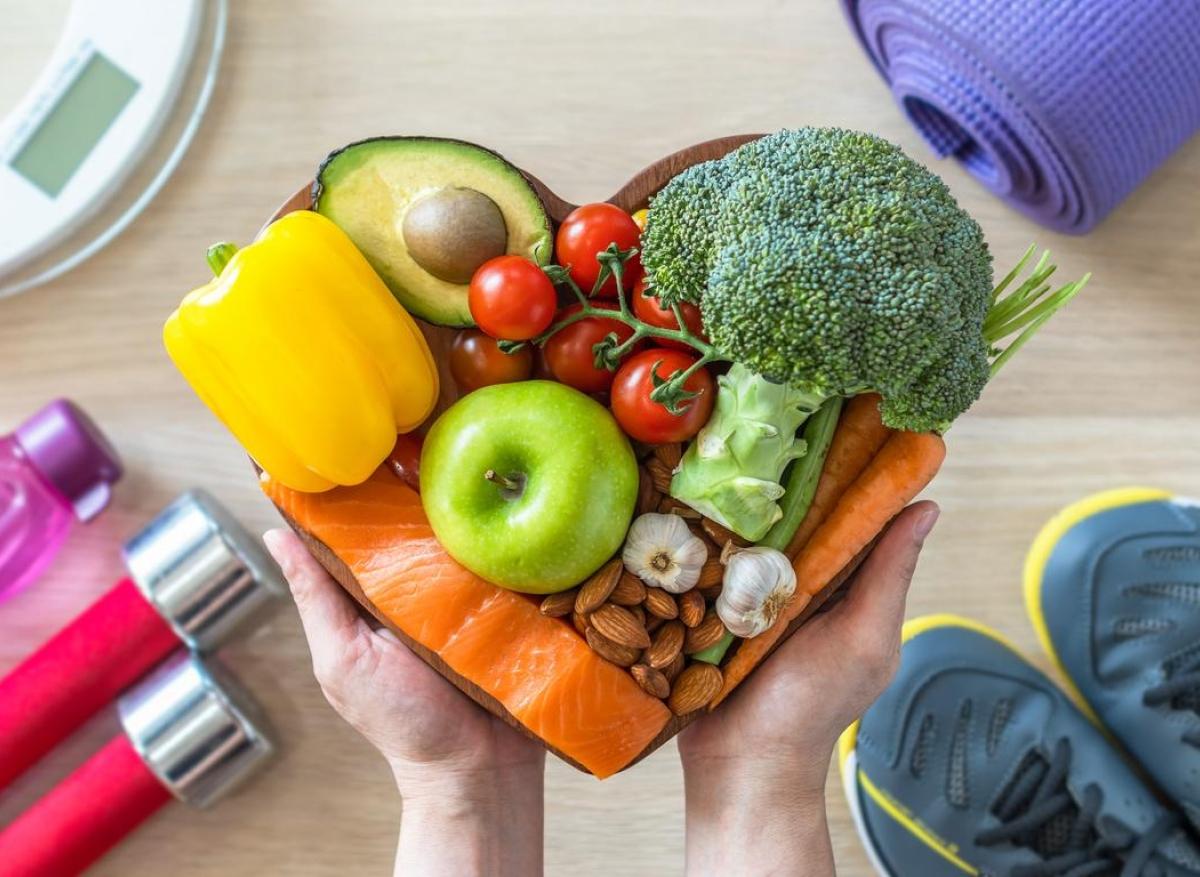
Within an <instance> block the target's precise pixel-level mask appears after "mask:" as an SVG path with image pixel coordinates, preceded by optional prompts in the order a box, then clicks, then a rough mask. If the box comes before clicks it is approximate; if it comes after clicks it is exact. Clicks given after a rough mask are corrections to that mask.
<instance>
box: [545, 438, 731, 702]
mask: <svg viewBox="0 0 1200 877" xmlns="http://www.w3.org/2000/svg"><path fill="white" fill-rule="evenodd" d="M680 453H681V448H680V446H679V445H678V444H674V445H660V446H658V447H656V448H654V449H653V452H652V454H651V455H650V456H649V457H647V458H646V460H645V461H643V463H642V464H641V466H640V467H639V486H638V501H637V510H636V512H635V514H638V515H640V514H644V513H645V512H651V511H656V512H659V513H661V514H678V515H680V516H681V517H683V518H684V519H685V520H687V521H688V525H689V527H691V529H692V531H693V532H694V533H695V535H697V536H699V537H700V538H701V539H703V540H704V541H705V542H706V543H707V545H708V560H707V562H706V563H705V565H704V568H703V570H702V571H701V573H700V581H699V582H698V583H697V585H696V587H695V588H693V589H692V590H690V591H686V592H685V593H683V594H678V595H676V594H670V593H668V592H667V591H664V590H662V589H660V588H654V587H649V586H647V585H646V584H644V583H643V582H642V580H641V579H639V578H638V577H637V576H635V575H634V574H633V573H631V572H629V571H628V570H626V569H625V567H624V565H623V564H622V562H621V558H620V557H619V556H618V557H615V558H613V559H612V560H610V561H609V562H608V563H606V564H605V565H604V566H602V567H601V568H600V569H599V570H597V571H596V572H595V573H594V574H593V575H592V576H591V578H589V579H588V580H587V581H586V582H584V583H583V584H582V585H581V586H579V587H578V588H572V589H571V590H569V591H562V592H560V593H557V594H550V595H549V596H547V597H545V598H543V600H542V603H541V612H542V614H543V615H547V616H550V617H554V618H565V617H567V616H568V615H569V616H571V621H572V622H573V623H574V625H575V629H576V630H577V631H579V634H580V636H582V637H584V638H585V639H586V640H587V642H588V645H589V646H591V648H592V650H593V651H595V652H596V653H597V654H598V655H600V656H601V657H602V658H604V659H606V660H608V661H611V662H612V663H614V664H616V665H617V666H619V667H627V668H628V669H629V672H630V674H631V675H632V676H633V678H634V679H635V680H637V683H638V684H639V685H640V686H641V687H642V688H643V689H644V690H645V691H646V692H647V693H649V694H651V695H653V696H654V697H657V698H661V699H662V700H665V701H666V702H667V705H668V706H669V707H670V709H671V711H672V712H673V713H675V714H676V715H679V716H682V715H687V714H688V713H691V712H695V711H696V710H698V709H700V708H702V707H704V706H707V705H708V703H709V702H710V701H711V700H712V699H713V698H714V697H716V695H717V692H719V691H720V690H721V685H722V681H723V679H722V676H721V670H720V668H719V667H717V666H716V665H714V664H710V663H707V662H705V661H697V660H693V659H691V657H690V656H691V655H694V654H696V653H697V652H702V651H704V650H705V649H707V648H710V647H711V646H714V645H716V644H717V643H719V642H720V641H721V640H722V639H724V637H725V634H726V632H727V631H726V629H725V625H724V624H723V623H722V622H721V619H720V618H719V617H717V613H716V610H715V609H714V608H713V604H714V603H715V602H716V599H717V597H718V595H720V593H721V580H722V578H723V577H724V567H723V566H722V564H721V560H720V558H721V555H722V551H723V549H724V548H725V546H726V545H727V544H728V543H729V542H733V543H734V544H736V545H739V546H741V545H745V544H746V543H745V542H744V541H743V540H741V539H740V538H739V537H738V536H736V535H734V534H733V533H731V532H729V531H728V530H726V529H725V528H724V527H722V526H721V525H720V524H718V523H716V522H715V521H711V520H709V519H707V518H704V517H702V516H701V515H700V514H699V513H698V512H696V511H694V510H693V509H691V508H688V507H687V506H685V505H683V504H682V503H679V502H676V501H675V500H673V499H671V498H670V496H668V495H667V490H668V489H669V487H670V482H671V473H672V471H673V470H674V469H675V467H676V466H677V465H678V464H679V459H680Z"/></svg>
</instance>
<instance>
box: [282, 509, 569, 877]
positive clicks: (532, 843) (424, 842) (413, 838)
mask: <svg viewBox="0 0 1200 877" xmlns="http://www.w3.org/2000/svg"><path fill="white" fill-rule="evenodd" d="M263 542H264V543H265V544H266V546H267V550H268V551H270V552H271V555H272V556H273V557H274V558H275V560H276V561H277V562H278V563H279V566H280V568H281V569H282V570H283V574H284V576H285V577H286V578H287V581H288V584H289V585H290V587H291V590H292V595H293V597H294V598H295V601H296V607H297V608H298V609H299V611H300V620H301V623H302V624H303V626H304V635H305V637H306V638H307V640H308V645H309V649H310V651H311V652H312V661H313V673H314V675H315V676H316V678H317V682H318V683H319V684H320V686H321V690H322V692H323V693H324V694H325V698H326V700H328V701H329V703H330V705H331V706H332V707H333V708H334V710H336V711H337V712H338V714H339V715H341V717H342V718H343V719H345V720H346V721H347V722H348V723H349V724H350V725H351V726H352V727H353V728H354V729H355V730H356V731H358V732H359V733H360V734H362V735H363V736H364V737H365V738H366V739H367V740H368V741H369V742H370V743H371V744H372V745H373V746H374V747H375V748H376V749H378V750H379V751H380V753H382V755H383V756H384V758H385V759H387V762H388V764H389V766H390V767H391V769H392V773H393V775H394V776H395V778H396V784H397V786H398V788H399V790H400V794H401V796H402V797H403V799H404V818H403V821H402V829H401V837H400V849H399V855H398V857H397V864H396V871H397V873H401V872H402V871H403V872H404V873H420V874H443V873H444V874H473V873H487V874H508V873H512V874H529V873H537V872H540V870H541V854H542V782H543V770H544V766H545V750H544V749H543V748H542V747H541V746H540V745H538V744H537V743H535V742H534V741H532V740H530V739H528V738H527V737H525V736H523V735H522V734H520V733H519V732H517V731H516V730H514V729H513V728H511V727H509V726H508V725H506V724H505V723H504V722H503V721H501V720H500V719H498V718H496V717H495V716H493V715H491V714H490V713H488V712H486V711H485V710H483V709H481V708H480V707H478V706H477V705H475V704H474V703H473V702H471V700H470V699H469V698H467V697H466V695H464V694H462V693H461V692H460V691H458V690H457V689H456V688H455V687H454V686H453V685H452V684H451V683H450V682H448V681H447V680H446V679H445V678H443V677H442V676H441V675H439V674H438V673H437V672H436V671H434V670H433V669H432V668H431V667H429V666H428V665H427V664H426V663H425V662H424V661H422V660H421V659H420V658H419V657H417V656H416V655H414V654H413V653H412V652H411V651H410V650H409V649H408V648H407V647H406V646H405V645H404V644H403V643H401V642H400V641H399V640H398V639H397V638H396V637H395V636H394V635H393V634H392V633H391V631H388V630H373V629H372V628H371V627H370V625H369V624H368V623H367V622H366V620H364V618H363V617H362V616H361V615H360V614H359V613H358V610H357V608H356V607H355V605H354V603H353V601H352V600H351V599H350V597H349V596H348V595H347V594H346V593H345V592H344V591H343V590H342V588H341V587H340V586H339V585H338V584H337V582H335V581H334V580H333V579H332V578H330V576H329V574H328V573H326V572H325V570H324V569H323V568H322V567H321V565H320V564H319V563H317V561H316V560H315V559H314V558H313V557H312V555H311V554H309V552H308V549H306V548H305V547H304V544H303V543H302V542H301V541H300V539H299V538H298V537H297V536H296V535H295V534H294V533H291V532H290V531H287V530H271V531H269V532H267V533H265V534H264V535H263Z"/></svg>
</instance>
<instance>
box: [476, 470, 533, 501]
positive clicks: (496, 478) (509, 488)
mask: <svg viewBox="0 0 1200 877" xmlns="http://www.w3.org/2000/svg"><path fill="white" fill-rule="evenodd" d="M483 477H484V478H486V479H487V480H488V481H490V482H492V484H495V485H496V486H497V487H499V488H500V489H501V490H502V491H504V492H505V493H506V494H509V495H514V494H520V492H521V488H522V487H523V486H524V485H523V484H522V483H521V482H520V481H518V480H517V479H515V478H509V477H508V476H507V475H501V474H500V473H499V472H497V471H496V470H495V469H488V470H487V471H486V472H484V473H483Z"/></svg>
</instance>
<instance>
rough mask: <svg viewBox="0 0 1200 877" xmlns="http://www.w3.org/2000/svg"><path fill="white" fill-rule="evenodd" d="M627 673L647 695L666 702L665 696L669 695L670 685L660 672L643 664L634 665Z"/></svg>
mask: <svg viewBox="0 0 1200 877" xmlns="http://www.w3.org/2000/svg"><path fill="white" fill-rule="evenodd" d="M629 672H630V674H632V676H633V678H634V679H636V680H637V684H638V685H640V686H642V690H643V691H645V692H646V693H647V694H649V695H651V696H653V697H657V698H659V699H660V700H666V698H667V695H668V694H670V693H671V683H670V682H668V681H667V677H666V676H664V675H663V674H662V672H661V671H659V670H655V669H654V668H653V667H647V666H646V665H645V664H634V665H633V666H632V667H630V668H629Z"/></svg>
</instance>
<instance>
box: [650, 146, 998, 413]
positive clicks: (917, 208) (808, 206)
mask: <svg viewBox="0 0 1200 877" xmlns="http://www.w3.org/2000/svg"><path fill="white" fill-rule="evenodd" d="M642 246H643V253H642V263H643V265H644V266H645V269H646V276H647V279H648V282H649V283H650V284H651V285H652V286H653V288H654V291H655V293H656V294H657V295H659V296H660V298H661V300H662V301H663V303H664V304H666V305H670V304H672V303H676V302H683V301H688V302H692V303H695V304H697V305H699V306H700V309H701V313H702V315H703V320H704V328H705V331H706V333H707V334H708V337H709V339H710V340H711V342H712V344H713V346H714V347H715V348H716V349H717V350H719V351H720V352H721V354H722V355H723V356H725V357H728V358H729V359H731V360H734V361H736V362H740V363H743V364H745V365H746V366H747V367H749V368H750V369H751V370H752V371H754V372H757V373H758V374H759V375H761V376H763V377H765V378H767V379H769V380H771V381H777V382H782V383H787V384H790V385H791V386H793V387H796V388H797V389H798V390H800V391H802V392H805V393H808V394H811V395H813V396H816V397H832V396H847V395H853V394H856V393H860V392H864V391H867V390H875V391H877V392H879V393H880V395H881V396H882V397H883V400H884V401H883V405H882V409H881V410H882V414H883V419H884V421H885V422H886V423H887V424H888V425H889V426H893V427H897V428H902V429H911V430H917V431H924V430H930V429H944V428H945V427H946V426H948V425H949V423H950V422H951V421H953V420H954V419H955V418H956V417H957V416H958V415H959V414H961V413H962V412H964V411H965V410H966V409H967V408H968V407H970V405H971V404H972V403H973V402H974V401H975V400H976V399H977V398H978V397H979V394H980V393H981V391H982V390H983V387H984V385H985V384H986V383H987V380H988V377H989V363H990V359H991V356H992V353H993V351H992V350H991V348H990V345H989V342H988V340H987V338H986V337H985V333H984V321H985V318H986V317H987V316H988V312H989V308H990V306H991V305H992V259H991V255H990V253H989V252H988V248H987V244H986V243H985V241H984V239H983V232H982V230H981V229H980V227H979V225H978V223H976V222H975V220H973V219H972V218H971V217H970V216H969V215H968V214H967V213H966V211H964V210H963V209H962V208H961V207H959V206H958V204H957V202H955V200H954V198H953V196H952V195H951V194H950V191H949V189H948V188H947V187H946V185H945V183H943V182H942V180H941V179H939V178H938V177H937V176H936V175H934V174H933V173H931V172H929V171H928V170H926V169H925V168H924V167H922V166H921V165H920V164H918V163H917V162H915V161H913V160H912V159H910V158H908V157H907V156H905V155H904V153H903V152H901V151H900V149H899V148H897V147H896V146H893V145H892V144H890V143H888V142H887V141H885V140H882V139H880V138H878V137H874V136H872V135H870V134H863V133H860V132H855V131H846V130H841V129H828V128H802V129H799V130H794V131H781V132H779V133H777V134H772V135H770V136H767V137H763V138H761V139H759V140H756V141H753V142H751V143H748V144H746V145H745V146H743V147H741V148H739V149H737V150H735V151H733V152H731V153H730V154H729V155H727V156H726V157H724V158H722V159H718V160H716V161H711V162H706V163H704V164H700V165H696V166H694V167H692V168H690V169H688V170H686V171H684V172H683V173H681V174H679V175H678V176H677V177H675V178H674V179H673V180H671V182H669V183H668V184H667V185H666V186H665V187H664V188H663V189H662V191H660V192H659V193H658V195H657V196H656V197H655V198H654V199H653V200H652V201H651V203H650V211H649V215H648V217H647V224H646V230H645V233H644V235H643V238H642Z"/></svg>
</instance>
